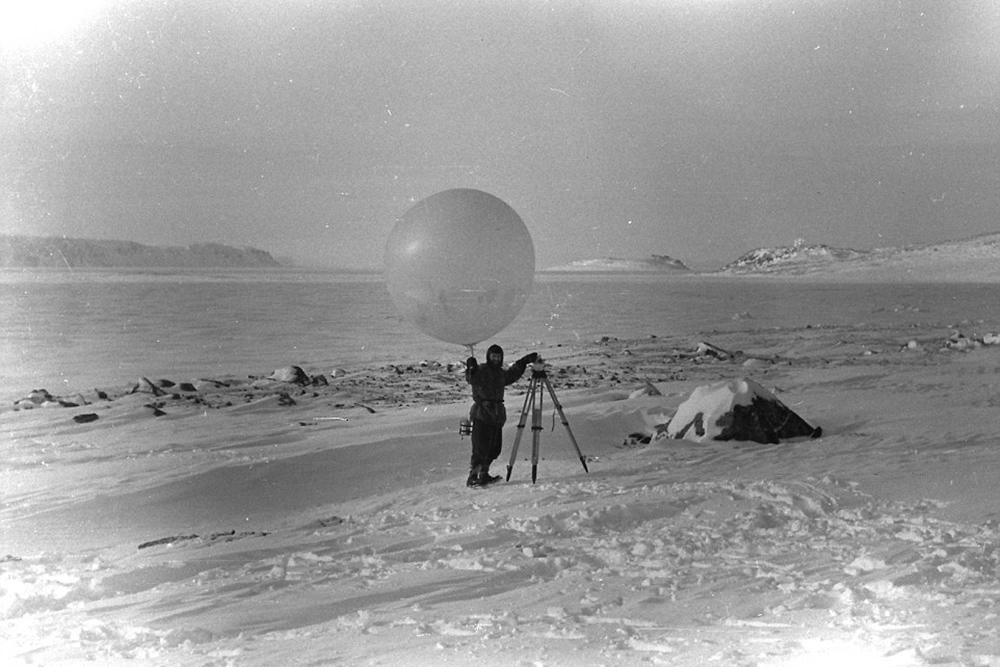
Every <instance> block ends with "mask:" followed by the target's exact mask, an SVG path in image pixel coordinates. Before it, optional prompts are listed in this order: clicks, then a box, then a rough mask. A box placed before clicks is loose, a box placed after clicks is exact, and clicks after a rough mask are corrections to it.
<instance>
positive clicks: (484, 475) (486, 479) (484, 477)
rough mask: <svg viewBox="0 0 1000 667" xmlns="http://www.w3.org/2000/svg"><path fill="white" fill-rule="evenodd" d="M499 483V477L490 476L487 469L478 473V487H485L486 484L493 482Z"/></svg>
mask: <svg viewBox="0 0 1000 667" xmlns="http://www.w3.org/2000/svg"><path fill="white" fill-rule="evenodd" d="M499 481H500V475H491V474H490V469H489V468H483V469H482V470H480V471H479V486H486V485H487V484H493V483H494V482H499Z"/></svg>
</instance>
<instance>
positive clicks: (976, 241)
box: [718, 232, 1000, 282]
mask: <svg viewBox="0 0 1000 667" xmlns="http://www.w3.org/2000/svg"><path fill="white" fill-rule="evenodd" d="M718 273H720V274H724V275H773V276H782V275H785V276H814V277H822V276H831V277H840V278H848V277H853V278H870V279H878V280H886V279H894V278H895V279H907V280H918V281H919V280H927V281H969V282H981V281H982V282H994V281H997V280H1000V232H994V233H990V234H982V235H979V236H975V237H972V238H968V239H962V240H955V241H944V242H941V243H932V244H923V245H912V246H903V247H898V248H875V249H872V250H854V249H851V248H837V247H833V246H828V245H823V244H819V245H807V244H806V243H805V242H804V241H803V240H801V239H799V240H797V241H796V242H795V243H794V244H793V245H792V246H779V247H774V248H758V249H756V250H752V251H750V252H748V253H746V254H744V255H742V256H741V257H740V258H739V259H737V260H736V261H734V262H732V263H730V264H727V265H726V266H724V267H723V268H722V269H721V270H720V271H719V272H718Z"/></svg>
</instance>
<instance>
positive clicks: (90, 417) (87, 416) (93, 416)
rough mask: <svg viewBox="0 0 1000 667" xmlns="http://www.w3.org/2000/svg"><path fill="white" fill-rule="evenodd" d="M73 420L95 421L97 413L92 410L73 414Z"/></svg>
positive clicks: (80, 421) (82, 421)
mask: <svg viewBox="0 0 1000 667" xmlns="http://www.w3.org/2000/svg"><path fill="white" fill-rule="evenodd" d="M73 421H75V422H76V423H77V424H89V423H90V422H94V421H97V415H96V414H94V413H93V412H88V413H86V414H82V415H75V416H74V417H73Z"/></svg>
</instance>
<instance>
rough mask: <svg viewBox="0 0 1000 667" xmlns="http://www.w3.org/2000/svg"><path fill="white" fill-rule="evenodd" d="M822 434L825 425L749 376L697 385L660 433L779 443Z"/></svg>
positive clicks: (696, 438) (696, 439) (698, 439)
mask: <svg viewBox="0 0 1000 667" xmlns="http://www.w3.org/2000/svg"><path fill="white" fill-rule="evenodd" d="M821 434H822V429H820V428H817V427H814V426H812V425H810V424H809V423H808V422H806V420H804V419H802V417H800V416H798V415H797V414H795V413H794V412H792V411H791V410H790V409H789V408H788V407H787V406H786V405H785V404H784V403H782V402H781V401H779V400H778V398H777V397H776V396H775V395H774V394H772V393H771V392H769V391H768V390H767V389H765V388H764V387H762V386H760V385H759V384H757V383H756V382H754V381H753V380H750V379H748V378H737V379H735V380H728V381H723V382H718V383H715V384H710V385H706V386H703V387H698V388H697V389H695V390H694V391H693V392H691V396H689V397H688V399H687V400H686V401H684V402H683V403H681V405H680V406H679V407H678V408H677V413H676V414H675V415H674V416H673V418H672V419H671V420H670V421H669V422H667V423H666V424H663V425H660V426H659V427H657V436H656V437H657V438H674V439H677V440H680V439H684V440H690V441H692V442H705V441H706V440H749V441H753V442H760V443H777V442H780V441H781V440H785V439H788V438H798V437H802V436H809V437H812V438H818V437H819V436H820V435H821Z"/></svg>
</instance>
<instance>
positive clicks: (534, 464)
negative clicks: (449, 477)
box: [507, 360, 590, 484]
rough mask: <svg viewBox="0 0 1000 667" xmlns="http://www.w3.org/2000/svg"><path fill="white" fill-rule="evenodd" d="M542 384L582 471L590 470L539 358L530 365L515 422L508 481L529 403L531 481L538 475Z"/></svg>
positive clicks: (533, 481)
mask: <svg viewBox="0 0 1000 667" xmlns="http://www.w3.org/2000/svg"><path fill="white" fill-rule="evenodd" d="M543 385H544V387H545V388H546V389H548V390H549V396H551V397H552V404H553V405H555V406H556V412H558V413H559V417H560V419H562V424H563V426H565V427H566V433H568V434H569V441H570V442H571V443H573V449H575V450H576V455H577V456H579V457H580V463H582V464H583V471H584V472H587V473H589V472H590V471H589V470H587V460H586V459H585V458H584V456H583V454H582V453H581V452H580V446H579V445H577V444H576V438H574V437H573V431H571V430H570V428H569V421H567V420H566V415H565V414H564V413H563V409H562V406H561V405H560V404H559V399H558V398H556V392H555V391H553V390H552V383H550V382H549V377H548V375H546V374H545V364H544V363H542V361H541V360H539V361H537V362H535V363H534V364H532V366H531V383H530V384H529V385H528V393H527V395H526V396H525V397H524V407H522V408H521V418H520V420H518V422H517V436H515V437H514V445H513V448H512V449H511V452H510V461H509V462H508V463H507V481H508V482H509V481H510V472H511V470H513V469H514V459H516V458H517V447H518V445H520V444H521V436H522V435H523V434H524V425H525V424H526V423H527V421H528V406H529V404H530V406H531V483H532V484H534V483H535V479H536V478H537V477H538V451H539V445H540V442H539V441H540V438H541V434H542V397H543V396H544V393H543V392H542V389H541V387H542V386H543Z"/></svg>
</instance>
